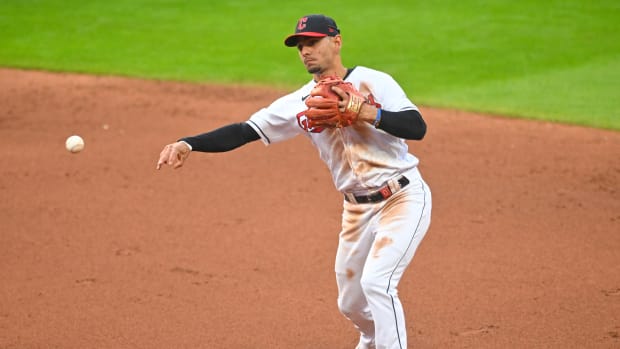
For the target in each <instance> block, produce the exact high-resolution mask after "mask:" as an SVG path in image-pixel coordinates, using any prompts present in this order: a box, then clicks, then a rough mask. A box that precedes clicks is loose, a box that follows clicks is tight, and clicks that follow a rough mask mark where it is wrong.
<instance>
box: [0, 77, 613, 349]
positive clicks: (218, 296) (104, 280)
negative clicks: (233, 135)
mask: <svg viewBox="0 0 620 349" xmlns="http://www.w3.org/2000/svg"><path fill="white" fill-rule="evenodd" d="M284 93H285V91H275V90H270V89H266V88H265V89H263V88H248V87H241V86H215V85H204V84H182V83H173V82H158V81H144V80H137V79H127V78H118V77H96V76H87V75H77V74H56V73H47V72H37V71H19V70H10V69H0V152H1V155H2V160H3V161H4V165H3V166H2V167H1V169H0V173H1V176H0V197H1V200H0V219H1V221H2V228H0V229H1V231H2V232H1V233H0V348H2V349H13V348H20V349H23V348H63V349H68V348H80V349H82V348H149V349H157V348H248V349H250V348H252V349H254V348H270V349H277V348H287V349H288V348H308V349H311V348H312V349H315V348H326V349H350V348H353V346H354V345H355V343H356V341H357V334H356V333H355V331H354V329H353V328H352V327H351V326H350V324H349V323H348V321H347V320H346V319H345V318H344V317H343V316H342V315H340V314H339V313H338V309H337V306H336V291H337V290H336V282H335V276H334V272H333V264H334V257H335V251H336V244H337V235H338V232H339V223H340V211H341V206H342V197H341V195H339V194H338V193H337V192H336V191H335V190H334V187H333V184H332V183H331V179H330V175H329V173H328V171H327V168H326V167H325V166H324V165H323V163H322V162H321V161H320V160H319V158H318V155H317V153H316V151H315V149H314V148H313V147H312V146H311V145H310V143H309V142H308V140H307V139H306V138H305V137H297V138H295V139H293V140H291V141H288V142H285V143H281V144H275V145H272V146H269V147H265V146H264V145H263V144H262V143H260V142H254V143H251V144H248V145H246V146H245V147H242V148H239V149H236V150H234V151H232V152H229V153H225V154H204V153H193V154H192V155H191V156H190V158H189V160H188V163H187V164H186V166H185V167H183V168H182V169H180V170H171V169H170V168H165V169H162V170H161V171H156V170H155V164H156V161H157V158H158V155H159V152H160V151H161V149H162V147H163V146H164V145H165V144H167V143H169V142H172V141H175V140H176V139H178V138H179V137H181V136H186V135H194V134H197V133H201V132H204V131H208V130H211V129H213V128H215V127H219V126H223V125H226V124H228V123H231V122H241V121H244V120H246V119H247V117H248V116H249V115H250V114H251V113H252V112H254V111H255V110H257V109H258V108H261V107H263V106H266V105H267V104H268V103H270V102H271V101H272V100H273V99H275V98H277V97H279V96H281V95H283V94H284ZM412 99H413V100H414V101H415V96H412ZM421 111H422V113H423V115H424V116H425V119H426V121H427V124H428V133H427V135H426V138H425V139H424V140H423V141H422V142H409V145H410V149H411V151H412V152H413V153H414V154H416V155H417V156H418V157H419V158H420V159H421V164H420V169H421V171H422V174H423V176H424V177H425V179H426V180H427V182H428V183H429V185H430V187H431V190H432V191H433V206H434V211H433V222H432V224H431V228H430V230H429V233H428V235H427V236H426V239H425V240H424V241H423V243H422V245H421V246H420V248H419V250H418V253H417V255H416V256H415V258H414V260H413V264H412V266H411V267H410V269H409V270H408V271H407V272H406V273H405V276H404V278H403V280H402V282H401V285H400V296H401V300H402V302H403V303H404V306H405V310H406V314H407V319H408V330H409V331H408V335H409V342H410V347H411V348H618V347H620V133H618V132H612V131H604V130H596V129H588V128H581V127H575V126H566V125H559V124H553V123H547V122H535V121H526V120H516V119H507V118H498V117H492V116H486V115H478V114H473V113H465V112H459V111H453V110H438V109H432V108H425V107H423V106H422V107H421ZM72 134H79V135H81V136H82V137H83V138H84V139H85V141H86V149H85V150H84V151H83V152H82V153H79V154H71V153H69V152H67V151H66V150H65V147H64V141H65V139H66V137H67V136H69V135H72Z"/></svg>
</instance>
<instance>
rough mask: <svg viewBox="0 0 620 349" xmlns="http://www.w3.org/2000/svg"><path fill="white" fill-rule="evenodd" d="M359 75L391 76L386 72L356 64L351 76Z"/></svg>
mask: <svg viewBox="0 0 620 349" xmlns="http://www.w3.org/2000/svg"><path fill="white" fill-rule="evenodd" d="M353 76H359V77H376V78H389V79H391V78H392V76H391V75H390V74H388V73H386V72H383V71H380V70H377V69H373V68H369V67H365V66H361V65H358V66H356V67H355V68H353V70H352V71H351V77H353Z"/></svg>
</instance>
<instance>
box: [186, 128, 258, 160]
mask: <svg viewBox="0 0 620 349" xmlns="http://www.w3.org/2000/svg"><path fill="white" fill-rule="evenodd" d="M258 139H260V136H259V135H258V133H256V131H254V129H253V128H252V127H251V126H250V125H248V124H247V123H245V122H241V123H236V124H230V125H227V126H223V127H220V128H218V129H215V130H213V131H210V132H207V133H203V134H199V135H197V136H192V137H184V138H181V139H179V141H185V142H187V143H188V144H189V145H191V146H192V151H201V152H206V153H221V152H225V151H229V150H233V149H236V148H239V147H240V146H242V145H244V144H246V143H249V142H253V141H255V140H258Z"/></svg>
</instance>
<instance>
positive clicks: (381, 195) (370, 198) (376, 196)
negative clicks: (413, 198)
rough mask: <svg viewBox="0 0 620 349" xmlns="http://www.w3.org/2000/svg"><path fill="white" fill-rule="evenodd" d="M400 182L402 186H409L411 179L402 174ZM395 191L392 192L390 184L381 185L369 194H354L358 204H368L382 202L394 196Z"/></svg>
mask: <svg viewBox="0 0 620 349" xmlns="http://www.w3.org/2000/svg"><path fill="white" fill-rule="evenodd" d="M398 184H399V185H400V188H401V189H402V188H404V187H406V186H407V184H409V179H407V177H405V176H401V177H400V178H399V179H398ZM393 194H394V193H393V192H392V189H390V186H389V185H387V184H386V185H385V186H383V187H381V188H380V189H379V190H377V191H375V192H373V193H371V194H368V195H353V197H355V202H357V203H358V204H368V203H377V202H381V201H383V200H385V199H387V198H389V197H390V196H392V195H393ZM344 199H345V200H347V201H349V202H350V200H349V198H348V197H347V196H346V195H345V196H344Z"/></svg>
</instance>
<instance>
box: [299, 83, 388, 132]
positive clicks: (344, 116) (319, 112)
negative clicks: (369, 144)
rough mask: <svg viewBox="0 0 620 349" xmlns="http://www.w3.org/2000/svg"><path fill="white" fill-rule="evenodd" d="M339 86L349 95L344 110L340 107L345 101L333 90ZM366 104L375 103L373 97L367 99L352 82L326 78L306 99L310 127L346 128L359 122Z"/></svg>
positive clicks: (306, 113) (306, 112)
mask: <svg viewBox="0 0 620 349" xmlns="http://www.w3.org/2000/svg"><path fill="white" fill-rule="evenodd" d="M334 86H337V87H339V88H340V89H342V90H343V91H345V92H346V94H347V100H346V101H345V104H344V109H341V108H340V107H339V106H338V102H340V101H343V99H342V98H341V97H340V96H339V95H338V94H337V93H336V92H334V91H333V90H332V87H334ZM364 103H372V104H374V105H376V106H378V107H380V106H379V105H378V104H376V103H374V99H373V98H372V95H371V96H370V99H369V98H366V97H365V96H364V95H363V94H362V93H360V92H359V91H358V90H357V89H356V88H355V87H354V86H353V84H351V83H350V82H345V81H343V80H342V79H340V78H338V77H336V76H326V77H323V78H321V80H320V81H319V82H318V83H317V84H316V85H315V86H314V88H313V89H312V91H310V97H308V98H307V99H306V106H307V107H308V109H307V110H306V111H305V115H306V117H307V118H308V127H309V128H313V127H327V128H335V127H346V126H351V125H352V124H353V123H355V122H356V121H357V117H358V115H359V113H360V110H361V109H362V105H363V104H364Z"/></svg>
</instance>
